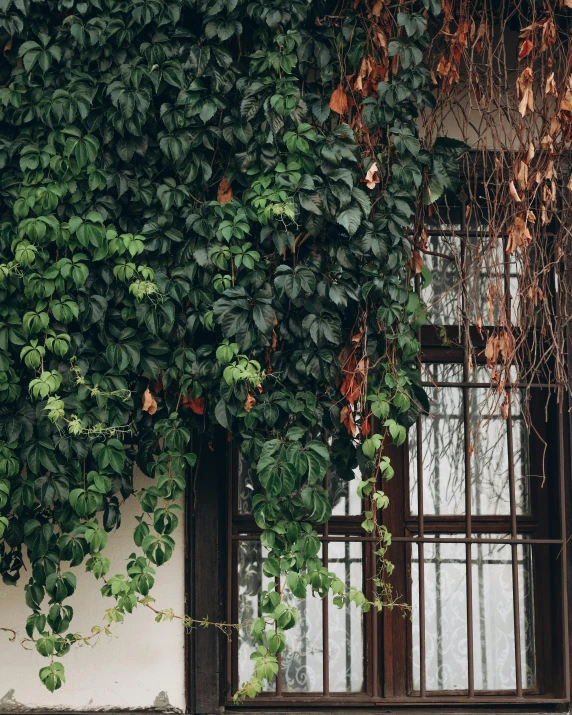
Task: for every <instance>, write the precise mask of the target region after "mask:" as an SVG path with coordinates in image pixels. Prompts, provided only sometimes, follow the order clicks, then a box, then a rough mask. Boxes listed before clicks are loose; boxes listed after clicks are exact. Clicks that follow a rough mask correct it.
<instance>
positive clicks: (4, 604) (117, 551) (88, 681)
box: [0, 472, 185, 713]
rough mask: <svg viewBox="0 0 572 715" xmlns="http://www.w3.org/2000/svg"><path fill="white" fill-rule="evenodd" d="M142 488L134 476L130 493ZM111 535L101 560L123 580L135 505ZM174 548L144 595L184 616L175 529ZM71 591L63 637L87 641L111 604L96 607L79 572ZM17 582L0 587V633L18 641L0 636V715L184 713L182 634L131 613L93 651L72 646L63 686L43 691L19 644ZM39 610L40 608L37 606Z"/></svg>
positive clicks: (23, 610)
mask: <svg viewBox="0 0 572 715" xmlns="http://www.w3.org/2000/svg"><path fill="white" fill-rule="evenodd" d="M145 482H147V484H149V480H148V479H146V477H144V476H143V475H142V474H141V473H137V472H136V486H138V485H141V486H142V485H143V484H144V483H145ZM122 513H123V520H122V524H121V527H120V528H119V530H117V531H115V532H113V533H111V534H110V535H109V542H108V545H107V548H106V551H105V555H106V556H108V557H109V558H110V559H111V570H110V573H111V574H115V573H122V572H123V573H124V572H125V567H126V563H127V558H128V556H129V554H130V553H132V551H134V550H135V546H134V544H133V528H134V527H135V526H136V522H135V515H136V514H140V513H141V510H140V508H139V506H138V502H137V499H135V498H132V499H129V500H127V502H126V503H125V504H124V505H123V509H122ZM174 538H175V541H176V542H177V547H176V549H175V553H174V554H173V557H172V558H171V560H170V561H168V562H167V563H166V564H165V565H163V566H161V567H160V568H159V569H158V570H157V575H156V583H155V587H154V589H153V591H152V595H153V597H154V598H155V599H156V603H155V604H154V605H155V606H156V607H157V608H173V610H174V611H175V613H179V614H182V613H184V550H183V529H182V524H180V525H179V527H178V529H177V531H176V532H175V535H174ZM73 571H74V572H75V573H76V575H77V577H78V587H77V590H76V592H75V593H74V595H73V597H72V598H70V599H69V600H68V601H67V602H68V603H70V604H71V605H72V606H73V609H74V618H73V621H72V623H71V630H73V631H74V632H80V633H89V632H90V630H91V628H92V626H94V625H100V624H101V623H102V616H103V613H104V611H105V609H106V608H109V607H110V606H111V605H112V603H113V602H112V600H111V599H103V598H102V597H101V595H100V593H99V585H100V584H101V582H96V581H95V579H94V577H93V575H92V574H89V573H85V571H84V570H83V568H82V567H81V566H79V567H77V568H75V569H73ZM27 580H28V579H27V576H26V574H24V575H23V576H22V578H21V579H20V582H19V584H18V586H16V587H12V586H5V585H4V584H3V583H2V582H1V581H0V627H2V626H3V627H8V628H14V629H15V630H17V631H18V639H17V640H16V642H14V643H10V642H9V640H8V636H7V634H6V633H3V632H2V631H0V658H1V660H0V663H1V665H0V713H3V712H11V711H14V710H16V711H19V712H22V711H25V710H27V709H31V708H33V709H39V710H41V711H42V712H45V711H49V710H75V711H77V710H101V709H112V710H113V709H151V708H152V709H156V710H168V711H172V710H184V708H185V677H184V671H185V658H184V629H183V627H182V625H181V622H180V621H178V620H174V621H172V622H170V623H169V622H166V623H156V622H155V619H154V614H153V613H152V612H151V611H150V610H149V609H147V608H143V607H141V606H140V607H139V608H137V609H136V610H135V611H134V612H133V613H132V614H131V615H129V614H126V616H125V622H124V623H122V624H117V626H116V627H115V629H114V636H113V638H108V637H107V636H101V637H100V638H99V640H98V642H97V643H96V644H95V645H94V646H81V647H78V646H74V647H73V648H72V651H70V653H68V654H67V655H66V656H65V657H64V658H63V659H62V662H63V663H64V665H65V669H66V681H67V682H66V683H65V685H64V686H63V687H62V688H61V689H60V690H57V691H56V692H55V693H53V694H52V693H50V692H49V691H48V690H46V689H45V688H44V686H43V685H42V684H41V682H40V680H39V678H38V671H39V669H40V668H41V667H43V666H45V665H47V659H46V658H43V657H42V656H40V655H39V654H38V653H37V652H36V651H35V650H31V651H27V650H24V648H23V647H22V646H21V644H20V641H21V639H22V638H24V637H26V633H25V630H24V626H25V623H26V618H27V616H28V615H29V613H30V611H29V609H28V608H27V606H26V605H25V603H24V584H25V583H26V582H27ZM45 603H47V601H46V602H45Z"/></svg>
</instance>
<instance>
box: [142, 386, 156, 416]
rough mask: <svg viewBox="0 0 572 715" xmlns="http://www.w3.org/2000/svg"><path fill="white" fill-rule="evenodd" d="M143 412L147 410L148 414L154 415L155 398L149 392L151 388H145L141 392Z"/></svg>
mask: <svg viewBox="0 0 572 715" xmlns="http://www.w3.org/2000/svg"><path fill="white" fill-rule="evenodd" d="M142 410H143V412H148V413H149V414H150V415H154V414H155V412H157V400H156V399H155V397H154V396H153V394H152V393H151V390H150V389H149V388H147V389H146V390H145V392H144V393H143V406H142Z"/></svg>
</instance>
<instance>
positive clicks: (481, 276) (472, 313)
mask: <svg viewBox="0 0 572 715" xmlns="http://www.w3.org/2000/svg"><path fill="white" fill-rule="evenodd" d="M482 228H483V229H486V227H482ZM463 240H464V244H465V247H466V274H467V290H466V299H467V313H468V316H469V320H470V321H471V323H473V324H476V323H477V321H478V320H479V319H480V320H481V321H482V324H483V325H497V324H498V323H499V319H500V317H501V314H503V313H505V311H504V305H505V303H504V301H505V298H504V294H505V284H504V261H505V253H504V250H503V242H502V238H501V237H499V238H497V239H496V240H491V237H490V235H488V234H486V233H484V234H483V233H481V236H480V237H470V238H464V239H463Z"/></svg>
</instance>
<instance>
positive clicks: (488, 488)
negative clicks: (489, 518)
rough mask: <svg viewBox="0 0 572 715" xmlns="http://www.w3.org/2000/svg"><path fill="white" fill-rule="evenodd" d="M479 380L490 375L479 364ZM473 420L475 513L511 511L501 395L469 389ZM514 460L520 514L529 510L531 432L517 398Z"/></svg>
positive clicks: (472, 468) (482, 380)
mask: <svg viewBox="0 0 572 715" xmlns="http://www.w3.org/2000/svg"><path fill="white" fill-rule="evenodd" d="M476 377H477V381H478V382H486V381H488V380H489V379H490V373H489V372H488V370H487V369H486V368H484V367H479V369H478V370H477V373H476ZM468 394H469V415H470V424H471V444H472V447H473V454H472V456H471V503H472V511H473V514H478V515H481V514H489V515H490V514H510V486H509V458H510V455H509V453H508V438H507V421H506V420H505V419H504V417H503V416H502V411H501V404H500V398H499V396H498V395H496V394H495V393H494V392H492V391H491V390H488V389H482V388H474V389H470V390H469V391H468ZM511 411H512V422H513V430H512V434H513V461H514V478H515V491H516V512H517V514H528V513H530V498H529V496H530V489H529V476H528V475H529V469H528V435H527V430H526V425H525V423H524V420H523V418H522V415H521V414H520V406H519V404H518V400H517V399H513V401H512V404H511Z"/></svg>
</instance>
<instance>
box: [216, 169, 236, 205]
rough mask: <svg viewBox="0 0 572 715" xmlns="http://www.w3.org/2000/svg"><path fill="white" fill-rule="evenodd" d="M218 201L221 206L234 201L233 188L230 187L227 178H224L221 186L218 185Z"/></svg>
mask: <svg viewBox="0 0 572 715" xmlns="http://www.w3.org/2000/svg"><path fill="white" fill-rule="evenodd" d="M216 200H217V201H218V202H219V204H228V203H229V202H230V201H232V186H231V185H230V183H229V181H228V179H227V178H226V176H223V177H222V179H221V182H220V184H219V185H218V191H217V192H216Z"/></svg>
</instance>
